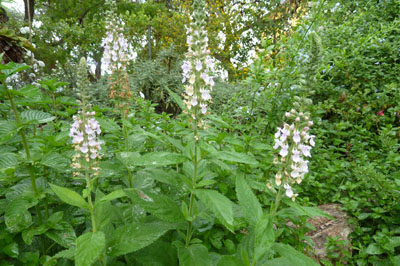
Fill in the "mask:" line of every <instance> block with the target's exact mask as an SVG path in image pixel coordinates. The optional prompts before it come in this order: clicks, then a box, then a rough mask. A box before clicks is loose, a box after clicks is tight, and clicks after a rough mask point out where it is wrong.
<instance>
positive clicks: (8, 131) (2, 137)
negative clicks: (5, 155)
mask: <svg viewBox="0 0 400 266" xmlns="http://www.w3.org/2000/svg"><path fill="white" fill-rule="evenodd" d="M16 134H17V126H16V124H15V122H14V121H0V144H1V143H6V142H7V141H9V140H10V139H11V138H13V137H14V136H15V135H16Z"/></svg>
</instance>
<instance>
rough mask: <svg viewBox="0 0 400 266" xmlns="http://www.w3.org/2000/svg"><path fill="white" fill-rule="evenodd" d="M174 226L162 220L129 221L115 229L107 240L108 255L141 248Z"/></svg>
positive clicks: (122, 253) (125, 252)
mask: <svg viewBox="0 0 400 266" xmlns="http://www.w3.org/2000/svg"><path fill="white" fill-rule="evenodd" d="M173 228H174V226H173V225H171V224H169V223H164V222H151V223H146V224H141V223H131V224H127V225H124V226H121V227H119V228H118V229H117V230H115V232H114V234H113V237H112V239H111V240H110V242H109V248H108V255H110V256H120V255H124V254H127V253H130V252H134V251H137V250H139V249H142V248H144V247H146V246H148V245H150V244H151V243H153V242H154V241H156V240H157V239H158V238H159V237H161V236H162V235H164V234H165V233H166V232H167V231H168V230H170V229H173Z"/></svg>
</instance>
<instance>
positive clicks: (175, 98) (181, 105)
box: [164, 87, 185, 110]
mask: <svg viewBox="0 0 400 266" xmlns="http://www.w3.org/2000/svg"><path fill="white" fill-rule="evenodd" d="M164 88H165V89H166V90H167V91H168V94H169V96H171V98H172V99H173V100H174V101H175V103H176V104H177V105H178V106H179V108H181V109H182V110H184V109H185V105H184V104H183V101H182V98H181V97H179V95H178V94H176V93H175V92H173V91H172V90H170V89H169V88H167V87H164Z"/></svg>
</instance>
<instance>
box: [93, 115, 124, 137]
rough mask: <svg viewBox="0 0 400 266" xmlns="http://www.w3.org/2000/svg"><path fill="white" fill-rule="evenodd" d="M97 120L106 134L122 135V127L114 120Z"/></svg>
mask: <svg viewBox="0 0 400 266" xmlns="http://www.w3.org/2000/svg"><path fill="white" fill-rule="evenodd" d="M96 120H97V121H98V122H99V125H100V127H101V129H102V130H103V131H104V132H105V133H120V132H121V127H120V126H119V125H118V124H117V123H116V122H115V121H113V120H110V119H107V118H102V117H96Z"/></svg>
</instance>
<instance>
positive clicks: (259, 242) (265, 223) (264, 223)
mask: <svg viewBox="0 0 400 266" xmlns="http://www.w3.org/2000/svg"><path fill="white" fill-rule="evenodd" d="M274 242H275V233H274V229H273V226H272V219H271V217H270V216H269V214H266V213H265V214H264V215H262V216H261V217H260V219H259V220H258V221H257V224H256V226H255V230H254V259H255V260H256V261H259V260H260V259H261V258H262V257H263V256H264V255H265V253H266V252H267V251H268V250H270V249H271V246H272V244H273V243H274Z"/></svg>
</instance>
